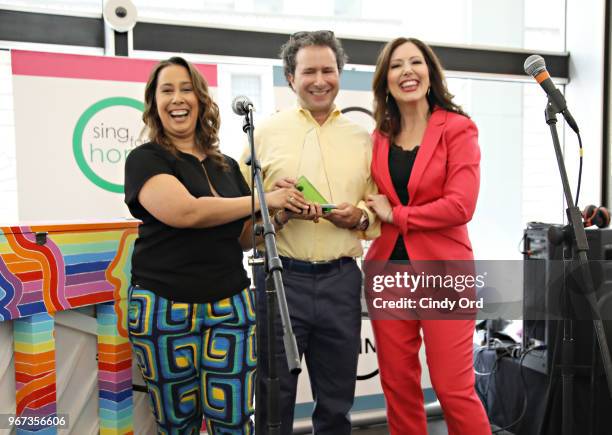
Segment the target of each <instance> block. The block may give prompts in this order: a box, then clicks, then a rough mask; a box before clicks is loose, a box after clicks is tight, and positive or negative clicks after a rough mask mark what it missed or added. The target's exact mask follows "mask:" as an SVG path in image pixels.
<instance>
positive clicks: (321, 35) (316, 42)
mask: <svg viewBox="0 0 612 435" xmlns="http://www.w3.org/2000/svg"><path fill="white" fill-rule="evenodd" d="M311 46H319V47H329V48H331V50H332V51H333V52H334V55H335V56H336V64H337V65H338V72H342V68H344V64H345V63H346V62H347V61H348V57H347V55H346V53H345V52H344V48H342V44H341V43H340V41H339V40H338V39H337V38H336V37H335V36H334V32H332V31H331V30H316V31H313V32H296V33H294V34H293V35H291V36H290V37H289V40H288V41H287V42H285V43H284V44H283V45H282V47H281V51H280V58H281V59H282V60H283V68H284V71H285V79H286V80H287V83H288V84H289V87H291V83H290V82H289V76H294V75H295V67H296V66H297V61H296V57H297V54H298V51H300V49H302V48H304V47H311ZM292 89H293V88H292Z"/></svg>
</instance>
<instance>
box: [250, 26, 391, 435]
mask: <svg viewBox="0 0 612 435" xmlns="http://www.w3.org/2000/svg"><path fill="white" fill-rule="evenodd" d="M281 57H282V59H283V64H284V70H285V77H286V79H287V82H288V83H289V86H290V87H291V89H292V90H293V91H294V92H295V93H296V96H297V103H298V104H297V106H296V107H295V108H290V109H287V110H283V111H280V112H278V113H276V114H274V115H272V116H271V117H270V118H269V119H268V120H266V121H265V122H263V123H262V124H261V125H259V126H258V127H257V128H256V129H255V147H256V154H257V159H258V160H259V163H260V165H261V169H262V176H263V180H264V189H265V190H271V189H274V188H278V187H285V186H292V185H294V184H295V182H296V180H297V178H298V177H300V176H305V177H306V178H307V179H308V180H309V181H310V182H311V183H312V184H313V185H314V187H315V188H316V189H317V190H318V191H319V193H320V194H321V195H322V196H324V197H325V199H326V200H327V201H328V203H332V204H334V205H335V206H336V208H335V209H333V210H331V211H329V210H327V211H326V210H323V209H322V208H321V206H320V205H319V204H314V205H312V206H311V208H310V210H309V211H308V213H303V214H301V215H299V214H293V213H288V212H286V211H284V210H280V211H277V212H276V213H275V214H274V217H273V219H274V222H275V224H276V226H277V228H279V227H280V228H279V230H278V235H277V241H278V251H279V255H280V256H281V260H282V262H283V269H284V270H283V282H284V285H285V293H286V298H287V304H288V308H289V313H290V317H291V323H292V326H293V331H294V333H295V335H296V339H297V344H298V350H299V353H300V357H301V356H302V355H304V356H305V358H306V364H307V366H308V373H309V376H310V383H311V387H312V392H313V396H314V401H315V406H314V411H313V415H312V419H313V428H314V433H315V434H317V435H343V434H347V435H348V434H350V433H351V423H350V418H349V411H350V409H351V407H352V405H353V399H354V395H355V380H356V374H357V358H358V353H359V342H360V332H361V304H360V294H361V281H362V277H361V271H360V270H359V267H358V266H357V264H356V263H355V260H354V258H355V257H359V256H361V255H362V246H361V241H360V239H361V238H368V239H371V238H375V237H377V236H378V234H379V231H380V227H379V223H378V222H375V215H374V214H373V213H372V212H371V211H370V210H369V209H368V208H367V207H366V205H365V201H364V200H365V199H366V198H367V196H368V194H371V193H375V192H376V187H375V184H374V182H373V180H372V178H371V176H370V162H371V157H372V148H371V142H370V136H369V134H368V133H367V132H366V131H365V130H364V129H363V128H361V127H360V126H358V125H357V124H355V123H353V122H352V121H350V120H349V119H348V118H347V117H345V116H344V115H343V114H342V113H341V112H340V110H338V109H337V108H336V107H335V105H334V100H335V98H336V95H337V94H338V89H339V81H340V72H341V71H342V67H343V65H344V63H345V61H346V56H345V54H344V50H343V49H342V46H341V45H340V43H339V41H338V40H337V39H336V38H335V37H334V35H333V33H332V32H330V31H316V32H298V33H295V34H293V35H292V36H291V37H290V39H289V41H288V42H287V43H285V44H284V45H283V47H282V51H281ZM247 155H248V150H247V151H246V152H245V158H243V159H241V160H242V162H244V161H245V160H246V156H247ZM242 169H243V173H244V175H245V178H247V179H250V175H249V168H248V167H247V166H246V165H244V163H243V164H242ZM264 275H265V272H264V271H263V268H261V269H260V270H258V271H257V272H256V283H257V288H258V304H257V315H258V317H259V319H260V325H262V326H263V325H265V323H264V322H263V320H264V319H265V318H266V305H265V299H264ZM276 332H277V344H276V350H277V361H278V362H277V365H278V374H279V380H280V390H281V391H280V410H281V433H282V434H291V433H292V428H293V412H294V407H295V399H296V391H297V376H294V375H292V374H290V373H289V371H288V368H287V361H286V359H285V355H284V346H283V342H282V331H281V330H280V327H278V328H277V331H276ZM261 335H262V334H260V336H261ZM263 335H264V336H265V334H263ZM266 351H267V343H266V340H265V339H264V340H263V342H260V343H258V357H259V358H260V360H259V365H258V367H259V373H258V376H259V391H258V393H259V395H260V397H259V398H258V403H262V404H265V403H266V401H267V391H266V386H265V383H264V381H265V379H266V377H267V364H266ZM264 406H265V405H264ZM257 411H258V414H257V415H258V418H260V419H261V420H263V424H264V425H265V421H266V411H267V410H266V409H259V410H257ZM261 423H262V421H260V422H259V424H258V426H259V427H265V426H260V424H261Z"/></svg>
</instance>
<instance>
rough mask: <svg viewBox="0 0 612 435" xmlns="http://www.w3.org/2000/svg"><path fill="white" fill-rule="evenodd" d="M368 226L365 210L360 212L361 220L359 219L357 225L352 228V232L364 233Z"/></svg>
mask: <svg viewBox="0 0 612 435" xmlns="http://www.w3.org/2000/svg"><path fill="white" fill-rule="evenodd" d="M369 226H370V218H369V217H368V214H367V213H366V211H365V210H361V219H359V223H358V224H357V225H355V226H354V227H353V229H354V230H357V231H365V230H367V229H368V227H369Z"/></svg>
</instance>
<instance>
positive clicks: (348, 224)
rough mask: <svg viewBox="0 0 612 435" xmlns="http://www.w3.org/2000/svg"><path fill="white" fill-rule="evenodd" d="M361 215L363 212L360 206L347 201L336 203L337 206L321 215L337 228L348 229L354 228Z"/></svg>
mask: <svg viewBox="0 0 612 435" xmlns="http://www.w3.org/2000/svg"><path fill="white" fill-rule="evenodd" d="M362 215H363V212H362V211H361V209H360V208H357V207H355V206H354V205H351V204H349V203H348V202H343V203H342V204H338V207H337V208H335V209H333V210H332V211H330V212H329V213H326V214H325V215H323V217H324V218H325V219H327V220H328V221H330V222H331V223H332V224H334V225H335V226H337V227H338V228H349V229H350V228H355V227H356V226H357V225H358V224H359V221H360V220H361V216H362Z"/></svg>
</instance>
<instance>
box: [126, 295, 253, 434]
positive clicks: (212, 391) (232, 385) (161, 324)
mask: <svg viewBox="0 0 612 435" xmlns="http://www.w3.org/2000/svg"><path fill="white" fill-rule="evenodd" d="M128 329H129V337H130V341H131V342H132V345H133V350H134V355H135V356H136V360H137V362H138V366H139V367H140V370H141V372H142V375H143V378H144V380H145V382H146V384H147V388H148V389H149V398H150V399H151V404H152V407H153V413H154V415H155V418H156V419H157V424H158V430H159V433H160V434H168V435H175V434H176V435H178V434H181V435H182V434H192V433H193V434H199V432H200V428H201V426H202V418H204V419H205V423H206V428H207V430H208V433H209V434H211V435H221V434H223V435H226V434H227V435H230V434H252V433H253V432H254V430H253V423H252V418H251V417H252V415H253V411H254V408H253V393H254V386H255V366H256V364H257V361H256V354H255V306H254V297H253V295H252V294H251V291H250V290H248V289H246V290H243V291H242V292H241V293H239V294H237V295H235V296H233V297H231V298H227V299H223V300H221V301H217V302H213V303H208V304H191V303H183V302H173V301H171V300H168V299H165V298H163V297H160V296H158V295H156V294H155V293H153V292H152V291H150V290H145V289H141V288H138V287H136V288H131V289H130V299H129V311H128Z"/></svg>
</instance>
